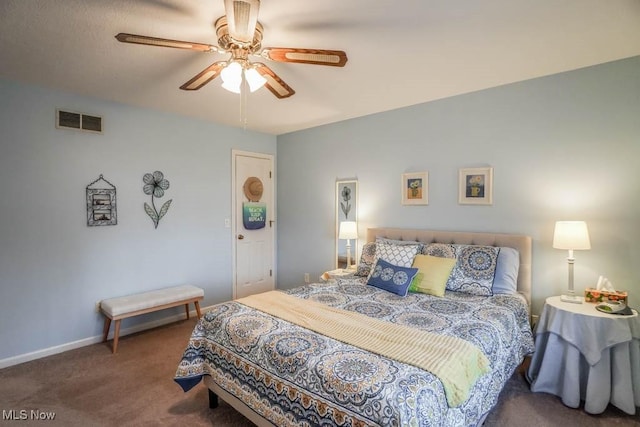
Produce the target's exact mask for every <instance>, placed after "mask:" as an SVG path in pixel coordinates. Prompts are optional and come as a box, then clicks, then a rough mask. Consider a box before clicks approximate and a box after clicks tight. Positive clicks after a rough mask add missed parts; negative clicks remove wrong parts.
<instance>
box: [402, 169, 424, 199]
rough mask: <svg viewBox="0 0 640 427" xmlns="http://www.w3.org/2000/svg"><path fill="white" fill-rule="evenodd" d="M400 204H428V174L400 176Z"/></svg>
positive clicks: (416, 173)
mask: <svg viewBox="0 0 640 427" xmlns="http://www.w3.org/2000/svg"><path fill="white" fill-rule="evenodd" d="M402 204H403V205H428V204H429V172H414V173H403V174H402Z"/></svg>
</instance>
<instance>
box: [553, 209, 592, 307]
mask: <svg viewBox="0 0 640 427" xmlns="http://www.w3.org/2000/svg"><path fill="white" fill-rule="evenodd" d="M553 247H554V248H555V249H567V250H568V251H569V256H568V257H567V263H568V265H569V287H568V289H567V293H565V294H562V296H561V297H560V299H561V300H562V301H565V302H573V303H577V304H581V303H582V300H583V298H582V296H580V295H576V294H575V291H574V290H573V263H574V262H575V258H574V257H573V251H574V250H586V249H591V242H590V241H589V230H587V223H586V222H584V221H558V222H556V227H555V230H554V232H553Z"/></svg>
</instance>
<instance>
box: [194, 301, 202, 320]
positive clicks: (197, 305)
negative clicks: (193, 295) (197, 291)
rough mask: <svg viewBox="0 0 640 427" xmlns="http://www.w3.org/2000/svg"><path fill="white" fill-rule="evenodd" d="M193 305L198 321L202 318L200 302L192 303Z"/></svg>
mask: <svg viewBox="0 0 640 427" xmlns="http://www.w3.org/2000/svg"><path fill="white" fill-rule="evenodd" d="M193 305H195V306H196V313H198V319H200V318H201V317H202V313H200V302H199V301H194V302H193Z"/></svg>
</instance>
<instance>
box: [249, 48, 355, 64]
mask: <svg viewBox="0 0 640 427" xmlns="http://www.w3.org/2000/svg"><path fill="white" fill-rule="evenodd" d="M260 55H261V56H263V57H265V58H267V59H270V60H272V61H279V62H298V63H302V64H315V65H330V66H333V67H344V64H346V63H347V54H346V53H345V52H343V51H342V50H326V49H295V48H286V47H265V48H264V49H263V50H262V52H261V53H260Z"/></svg>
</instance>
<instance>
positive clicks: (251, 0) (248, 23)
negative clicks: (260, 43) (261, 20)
mask: <svg viewBox="0 0 640 427" xmlns="http://www.w3.org/2000/svg"><path fill="white" fill-rule="evenodd" d="M224 10H225V12H226V15H227V25H228V26H229V35H230V36H231V38H232V39H234V40H235V41H237V42H240V43H251V42H252V41H253V34H254V33H255V31H256V25H257V24H258V11H259V10H260V0H224Z"/></svg>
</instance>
